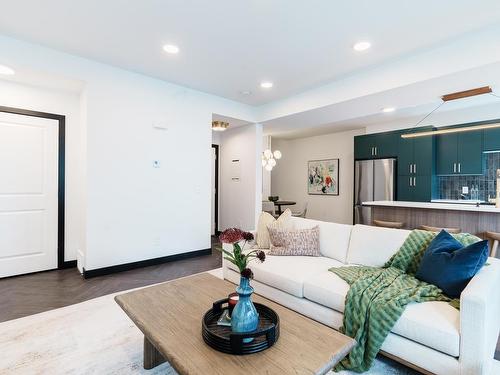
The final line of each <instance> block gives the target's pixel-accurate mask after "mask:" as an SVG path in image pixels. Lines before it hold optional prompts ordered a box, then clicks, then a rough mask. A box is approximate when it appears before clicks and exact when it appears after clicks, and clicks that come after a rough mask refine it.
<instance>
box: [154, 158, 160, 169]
mask: <svg viewBox="0 0 500 375" xmlns="http://www.w3.org/2000/svg"><path fill="white" fill-rule="evenodd" d="M153 168H160V161H159V160H153Z"/></svg>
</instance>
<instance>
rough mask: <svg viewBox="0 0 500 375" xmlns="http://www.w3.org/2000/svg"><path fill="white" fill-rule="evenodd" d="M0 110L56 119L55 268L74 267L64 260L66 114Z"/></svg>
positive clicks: (2, 107) (4, 108)
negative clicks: (57, 138) (57, 147)
mask: <svg viewBox="0 0 500 375" xmlns="http://www.w3.org/2000/svg"><path fill="white" fill-rule="evenodd" d="M0 112H5V113H12V114H15V115H24V116H31V117H41V118H46V119H51V120H57V121H58V124H59V150H58V153H59V155H58V166H57V168H58V172H57V176H58V181H57V184H58V189H57V190H58V194H57V198H58V199H57V268H58V269H63V268H72V267H76V260H70V261H65V260H64V229H65V228H64V218H65V217H64V203H65V154H66V150H65V138H66V133H65V129H66V116H64V115H57V114H55V113H47V112H38V111H31V110H27V109H21V108H13V107H5V106H0Z"/></svg>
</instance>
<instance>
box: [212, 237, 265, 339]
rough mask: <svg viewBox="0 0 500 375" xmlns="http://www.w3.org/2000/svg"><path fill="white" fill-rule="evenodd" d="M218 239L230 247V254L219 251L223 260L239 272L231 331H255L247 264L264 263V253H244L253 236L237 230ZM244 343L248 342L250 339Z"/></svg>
mask: <svg viewBox="0 0 500 375" xmlns="http://www.w3.org/2000/svg"><path fill="white" fill-rule="evenodd" d="M219 239H220V241H221V242H222V243H223V244H230V245H232V247H233V251H232V252H231V251H227V250H225V249H223V248H220V249H219V250H220V251H222V253H223V256H224V259H225V260H227V261H229V262H231V263H233V264H234V265H235V266H236V267H237V268H238V270H239V272H240V285H239V286H238V287H237V288H236V292H237V293H238V296H239V299H238V303H237V304H236V306H235V307H234V310H233V312H232V314H231V329H232V331H233V332H238V333H247V332H252V331H255V330H256V329H257V326H258V324H259V314H258V313H257V310H256V309H255V306H254V304H253V302H252V293H253V288H252V287H251V286H250V279H252V278H253V272H252V270H251V269H250V268H248V264H249V263H250V262H251V261H253V260H258V261H260V262H264V261H265V259H266V253H264V252H263V251H262V250H259V249H250V250H249V251H245V246H247V245H248V243H249V242H251V241H253V239H254V236H253V234H252V233H250V232H244V231H242V230H241V229H238V228H230V229H226V230H225V231H224V232H222V234H221V235H220V236H219ZM244 341H245V342H250V341H252V339H245V340H244Z"/></svg>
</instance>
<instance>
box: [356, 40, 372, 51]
mask: <svg viewBox="0 0 500 375" xmlns="http://www.w3.org/2000/svg"><path fill="white" fill-rule="evenodd" d="M371 46H372V44H371V43H370V42H366V41H363V42H357V43H356V44H355V45H354V46H352V48H354V50H355V51H358V52H361V51H366V50H367V49H368V48H370V47H371Z"/></svg>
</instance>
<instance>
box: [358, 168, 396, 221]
mask: <svg viewBox="0 0 500 375" xmlns="http://www.w3.org/2000/svg"><path fill="white" fill-rule="evenodd" d="M395 184H396V159H376V160H357V161H356V162H355V164H354V223H355V224H367V225H370V224H371V220H372V218H371V208H370V207H364V206H362V205H361V204H362V203H363V202H370V201H393V200H394V199H395V198H396V194H395V192H396V189H395V186H396V185H395Z"/></svg>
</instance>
